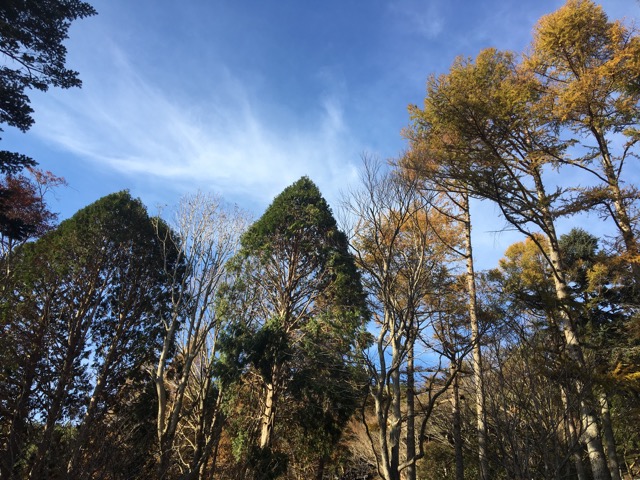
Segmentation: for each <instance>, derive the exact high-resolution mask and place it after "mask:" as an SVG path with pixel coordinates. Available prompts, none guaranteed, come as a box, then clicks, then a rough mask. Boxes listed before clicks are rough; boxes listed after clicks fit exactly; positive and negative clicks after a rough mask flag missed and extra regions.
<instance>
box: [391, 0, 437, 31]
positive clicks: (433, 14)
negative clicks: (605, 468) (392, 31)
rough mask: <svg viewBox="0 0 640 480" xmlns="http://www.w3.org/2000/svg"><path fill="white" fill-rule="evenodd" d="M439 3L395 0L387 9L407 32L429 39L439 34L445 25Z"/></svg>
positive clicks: (433, 1) (419, 0)
mask: <svg viewBox="0 0 640 480" xmlns="http://www.w3.org/2000/svg"><path fill="white" fill-rule="evenodd" d="M440 3H441V2H440V1H437V0H432V1H427V2H425V1H424V0H422V1H421V0H395V1H393V2H391V3H390V4H389V10H390V12H391V13H392V15H393V16H394V17H395V18H396V20H397V22H398V23H399V25H401V26H402V28H403V30H405V31H406V32H407V33H412V34H417V35H420V36H424V37H426V38H429V39H431V38H435V37H437V36H438V35H440V34H441V33H442V32H443V30H444V26H445V19H444V16H443V14H442V13H441V11H440Z"/></svg>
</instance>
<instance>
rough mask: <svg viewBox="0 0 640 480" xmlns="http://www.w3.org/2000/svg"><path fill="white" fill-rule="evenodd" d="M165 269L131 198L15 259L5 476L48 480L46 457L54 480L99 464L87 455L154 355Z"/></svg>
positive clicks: (113, 202) (118, 198) (106, 201)
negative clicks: (59, 444) (58, 446)
mask: <svg viewBox="0 0 640 480" xmlns="http://www.w3.org/2000/svg"><path fill="white" fill-rule="evenodd" d="M164 260H165V259H164V258H163V256H162V251H161V245H160V243H159V241H158V238H157V236H156V234H155V228H154V225H153V223H152V221H151V220H150V219H149V217H148V215H147V213H146V209H145V208H144V206H143V205H142V203H141V202H140V201H139V200H134V199H132V198H131V196H130V195H129V193H128V192H119V193H116V194H112V195H109V196H107V197H104V198H102V199H100V200H99V201H97V202H95V203H94V204H92V205H90V206H88V207H86V208H84V209H82V210H80V211H79V212H77V213H76V214H75V215H74V216H73V217H72V218H70V219H69V220H66V221H65V222H62V223H61V224H60V226H59V227H58V228H57V229H56V230H54V231H52V232H50V233H48V234H46V235H45V236H44V237H42V238H41V239H39V240H38V241H36V242H33V243H29V244H25V245H23V246H22V247H20V248H19V249H17V250H16V252H15V262H16V273H15V274H14V275H12V277H11V282H10V288H8V289H6V290H5V291H4V294H3V297H2V328H3V336H4V335H6V337H7V338H9V339H11V344H10V346H11V349H10V352H11V353H10V354H9V355H8V356H9V358H11V362H10V364H11V365H12V367H13V368H14V370H12V371H11V373H10V374H9V375H7V378H6V383H4V381H5V379H4V378H3V385H2V388H3V390H4V389H5V388H7V389H9V391H10V392H11V393H12V394H13V395H12V396H11V397H9V399H8V401H7V404H6V405H5V406H4V407H5V409H6V411H8V412H9V415H8V416H7V417H4V418H5V419H6V420H3V425H2V431H3V436H4V435H5V432H6V440H5V438H3V440H5V441H6V443H5V441H3V443H5V445H6V446H7V448H6V450H3V454H2V461H1V468H2V471H3V477H4V476H5V475H6V476H7V478H13V477H12V475H13V474H18V473H20V471H21V470H23V472H22V473H23V474H28V476H29V477H30V478H42V477H43V476H47V475H49V474H50V473H51V472H50V468H51V466H50V460H51V457H52V455H57V459H56V462H55V464H54V468H55V470H56V472H57V474H58V475H67V474H69V475H71V476H72V477H74V478H80V477H81V474H80V472H81V471H84V472H86V474H87V475H89V474H90V472H91V471H92V469H100V468H101V467H103V465H96V460H95V458H94V457H95V456H99V454H100V453H101V450H102V447H103V445H104V444H103V441H104V439H105V435H104V432H105V430H106V429H107V428H108V427H107V426H108V425H110V426H111V428H116V427H117V422H114V418H112V417H111V418H110V415H111V414H112V412H114V410H117V409H118V408H119V406H118V405H117V402H118V399H119V396H118V395H122V393H123V391H125V390H128V389H132V388H133V387H134V386H139V385H140V384H141V383H142V384H143V383H144V378H143V373H144V370H143V367H144V366H145V365H146V364H147V363H148V362H150V361H153V360H154V358H156V356H157V352H158V348H159V345H158V344H159V339H160V333H161V331H160V328H159V325H158V322H157V318H158V316H159V315H160V314H161V312H162V311H165V310H166V309H167V305H168V293H169V291H168V281H167V277H166V276H165V274H164V269H163V266H164ZM64 419H67V420H68V421H70V422H73V424H74V425H75V426H76V427H77V428H67V432H68V433H69V434H70V435H71V436H70V437H68V438H70V440H68V442H67V444H66V448H64V449H63V450H62V451H58V452H56V453H54V452H53V449H54V446H55V443H56V439H57V436H58V432H60V430H61V429H62V428H63V426H62V422H63V420H64ZM5 422H6V423H5ZM30 423H35V424H36V425H37V426H36V427H32V428H31V429H28V428H27V426H28V425H29V424H30ZM107 437H108V436H107ZM29 443H31V444H32V448H33V451H32V452H31V454H30V455H29V456H27V455H26V452H25V451H24V448H25V447H26V446H27V445H28V444H29ZM67 462H68V463H67Z"/></svg>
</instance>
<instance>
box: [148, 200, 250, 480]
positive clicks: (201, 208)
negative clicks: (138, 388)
mask: <svg viewBox="0 0 640 480" xmlns="http://www.w3.org/2000/svg"><path fill="white" fill-rule="evenodd" d="M172 223H173V230H167V229H165V228H163V225H164V223H163V222H162V221H159V220H158V223H157V228H158V229H157V235H158V240H159V242H160V244H161V245H162V247H163V252H164V254H165V255H166V257H165V259H166V262H165V265H164V269H165V274H166V275H167V277H168V278H169V279H170V291H171V298H170V311H169V312H164V313H165V315H164V316H162V317H161V318H159V319H158V321H159V322H160V323H161V325H162V347H161V351H160V355H159V358H158V359H157V362H156V365H155V369H154V370H153V371H152V372H151V373H152V377H153V382H154V385H155V389H156V398H157V415H156V417H157V422H156V436H157V476H158V477H160V478H162V477H165V476H167V475H169V474H170V473H173V474H175V475H180V476H181V477H182V478H207V472H208V471H209V470H210V469H211V468H212V465H209V462H210V461H212V460H215V459H213V458H212V457H213V455H214V454H215V451H216V446H217V442H218V441H219V434H220V429H221V425H222V421H223V415H222V409H221V403H222V400H223V395H224V394H225V388H226V387H227V386H228V383H229V378H227V377H225V376H223V375H219V372H218V369H217V367H218V361H219V358H218V357H219V341H220V336H221V334H222V333H223V332H224V331H226V329H227V326H226V324H225V322H226V319H225V318H224V317H222V316H221V315H220V314H219V309H218V308H217V306H216V301H217V297H218V295H219V290H220V288H221V287H222V286H223V284H224V280H225V277H226V275H227V274H228V272H227V263H228V261H229V259H230V258H231V257H232V256H233V255H234V254H235V253H236V251H237V249H238V247H239V241H240V235H241V233H242V232H243V231H244V230H245V229H246V225H247V217H246V214H244V213H243V212H242V211H240V210H239V209H237V208H229V207H228V206H226V205H225V204H224V202H223V201H222V199H221V198H219V197H216V196H212V195H206V194H202V193H198V194H196V195H190V196H185V197H184V198H183V199H182V200H181V202H180V204H179V206H178V209H177V211H176V214H175V218H174V221H173V222H172ZM173 256H175V257H176V259H175V261H174V260H172V258H173ZM213 463H215V461H214V462H213Z"/></svg>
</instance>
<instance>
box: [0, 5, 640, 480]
mask: <svg viewBox="0 0 640 480" xmlns="http://www.w3.org/2000/svg"><path fill="white" fill-rule="evenodd" d="M26 3H29V2H26ZM69 4H70V6H72V5H73V4H74V2H69ZM76 7H78V8H80V7H82V8H81V9H80V10H77V11H76V10H72V11H70V12H66V13H64V12H62V13H61V14H62V15H66V16H64V18H67V19H69V18H76V17H82V16H86V15H89V14H91V13H92V10H90V9H87V8H88V7H87V6H86V5H84V4H81V3H78V2H76ZM70 8H71V7H70ZM3 25H4V24H3ZM3 25H0V33H2V28H5V27H6V25H5V26H4V27H3ZM63 25H67V26H68V24H66V23H63ZM64 32H66V27H65V29H64ZM3 35H4V33H3ZM62 59H64V55H62ZM639 59H640V37H639V36H638V35H637V34H636V32H635V31H634V30H633V29H632V28H631V27H628V26H626V25H624V24H623V23H622V22H619V21H610V20H609V19H608V18H607V17H606V15H605V14H604V12H603V11H602V9H601V8H600V7H598V6H597V5H595V4H594V3H592V2H591V1H589V0H568V2H567V3H566V4H565V5H564V6H563V7H562V8H561V9H559V10H558V11H556V12H554V13H552V14H550V15H547V16H545V17H543V18H542V19H541V20H540V21H539V23H538V25H537V26H536V30H535V35H534V38H533V41H532V43H531V45H530V47H529V48H528V49H527V51H526V54H523V55H518V54H516V53H514V52H501V51H498V50H496V49H489V50H485V51H482V52H480V53H479V55H478V56H477V57H476V58H473V59H457V60H456V61H455V62H454V63H453V65H452V66H451V69H450V70H449V72H448V73H446V74H443V75H440V76H432V77H430V79H429V81H428V84H427V94H426V98H425V102H424V105H423V106H422V107H417V106H413V107H411V124H410V125H409V127H408V128H407V129H406V131H405V134H406V137H407V139H408V142H409V148H408V149H407V151H406V152H405V153H404V154H403V155H402V156H401V157H399V158H397V159H395V160H393V161H392V162H389V163H381V162H378V161H375V160H372V159H369V158H367V159H365V161H364V162H363V166H362V170H361V181H360V182H359V184H358V185H354V186H353V188H352V189H351V190H350V191H349V192H348V193H346V194H345V195H344V197H343V199H342V200H343V201H342V209H341V213H343V215H342V216H343V217H344V222H343V224H342V226H341V227H339V226H338V224H337V222H336V220H335V218H334V216H333V212H332V211H331V209H330V208H329V206H328V204H327V202H326V201H325V199H324V198H323V197H322V195H321V193H320V191H319V189H318V188H317V186H316V185H315V184H314V183H313V182H312V181H311V180H310V179H308V178H306V177H303V178H301V179H300V180H298V181H297V182H295V183H294V184H292V185H290V186H289V187H287V188H286V189H284V190H283V191H282V193H280V194H279V195H278V196H277V197H276V198H275V199H274V200H273V202H272V204H271V205H270V206H269V207H268V208H267V209H266V210H265V212H264V213H263V215H262V216H261V217H260V218H259V219H258V220H256V221H255V222H253V223H252V222H251V221H250V220H249V219H248V216H247V214H246V213H245V212H242V211H241V210H239V209H238V208H235V207H232V206H229V205H227V204H225V202H224V201H223V200H222V199H221V198H219V197H215V196H212V195H206V194H195V195H189V196H186V197H185V198H184V199H183V200H182V201H181V202H180V204H179V205H178V206H176V207H175V208H174V209H171V210H170V211H169V212H165V213H166V215H165V214H163V215H161V216H156V217H154V216H150V215H149V214H148V212H147V210H146V208H145V207H144V205H143V204H142V203H141V202H140V201H139V200H137V199H134V198H132V197H131V195H130V194H129V193H128V192H118V193H114V194H112V195H108V196H106V197H104V198H102V199H100V200H98V201H97V202H95V203H94V204H92V205H89V206H87V207H85V208H84V209H82V210H80V211H79V212H77V213H76V214H75V215H74V216H73V217H71V218H70V219H68V220H65V221H63V222H61V223H60V224H59V225H56V224H55V216H54V215H53V214H52V213H51V212H49V211H48V209H47V207H46V203H45V201H44V196H45V193H46V191H47V189H49V188H51V187H54V186H56V185H59V184H61V183H63V180H62V179H59V178H57V177H55V176H54V175H52V174H48V173H47V174H45V173H43V172H39V171H37V170H32V176H31V177H28V176H22V175H20V174H19V173H18V171H15V172H13V171H12V172H9V171H8V170H7V168H8V167H7V168H5V170H3V172H5V173H7V174H8V175H6V176H5V180H4V183H3V184H2V185H0V191H1V192H6V195H4V194H3V195H4V196H2V195H0V206H1V207H2V209H0V227H1V229H0V233H1V237H0V239H1V240H2V243H1V247H2V251H1V252H0V254H1V257H0V267H1V268H0V278H1V279H2V281H1V283H0V478H2V479H4V478H7V479H13V478H15V479H23V478H32V479H40V478H69V479H83V478H86V479H114V480H115V479H125V478H149V479H151V478H162V479H207V478H229V479H234V478H235V479H246V478H253V479H256V480H257V479H275V478H290V479H302V478H305V479H306V478H317V479H329V478H332V479H333V478H336V479H337V478H340V479H366V478H382V479H385V480H400V479H407V480H413V479H418V478H420V479H449V478H450V479H456V480H462V479H464V478H478V479H481V480H488V479H522V480H524V479H531V478H536V479H537V478H540V479H563V478H572V479H573V478H575V479H579V480H588V479H594V480H616V479H622V478H625V479H631V478H635V477H637V476H638V475H640V428H639V427H638V425H640V317H639V316H638V305H639V300H640V298H639V291H640V290H639V288H638V282H639V281H640V277H639V272H640V265H639V263H638V262H639V257H638V248H639V247H638V228H637V227H638V225H637V221H638V212H637V200H638V199H637V189H636V187H635V186H634V184H633V182H632V175H630V173H627V168H628V167H629V164H630V163H631V161H633V160H635V159H637V155H638V150H637V143H638V140H640V132H639V130H638V124H639V117H640V105H639V101H640V84H639V83H638V79H639V78H640V60H639ZM61 72H62V71H61ZM62 73H64V72H62ZM72 73H73V72H71V73H68V75H71V77H69V78H68V79H69V82H70V83H69V84H68V85H66V84H65V85H66V86H73V85H75V83H76V79H75V76H74V75H72ZM65 85H63V86H65ZM27 113H28V112H27ZM7 165H9V164H7ZM3 168H4V167H3ZM476 201H483V202H485V204H486V203H489V202H491V203H493V204H495V205H497V207H498V209H499V211H500V212H501V215H502V218H503V220H504V221H505V222H506V223H507V224H508V225H509V227H510V228H513V229H515V230H517V231H518V232H520V233H521V234H522V240H521V241H519V242H516V243H515V244H513V245H511V246H510V247H509V248H508V249H507V251H506V252H505V253H504V256H503V258H502V259H501V260H500V262H499V264H498V265H497V266H495V268H493V269H489V270H485V271H477V268H476V267H475V265H474V253H473V252H474V250H473V247H474V245H473V242H472V236H471V231H472V230H471V229H472V225H473V224H474V218H473V215H472V214H473V212H474V208H473V206H474V202H476ZM3 202H4V203H3ZM576 215H581V216H582V217H581V218H589V219H590V221H589V225H594V226H595V225H597V226H600V225H601V226H602V228H599V229H598V230H594V231H593V232H590V231H587V230H586V229H583V228H574V229H571V230H568V231H565V232H564V233H562V232H563V229H565V228H566V227H565V225H566V220H567V219H568V218H569V217H571V216H576ZM607 229H608V230H607ZM602 231H605V232H606V233H605V234H600V236H598V235H596V233H599V232H602Z"/></svg>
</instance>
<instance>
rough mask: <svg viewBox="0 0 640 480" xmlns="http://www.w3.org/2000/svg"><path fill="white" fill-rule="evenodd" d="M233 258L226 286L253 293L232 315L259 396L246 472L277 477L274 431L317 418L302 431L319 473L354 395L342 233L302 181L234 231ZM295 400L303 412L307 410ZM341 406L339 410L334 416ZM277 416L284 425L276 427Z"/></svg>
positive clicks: (352, 287)
mask: <svg viewBox="0 0 640 480" xmlns="http://www.w3.org/2000/svg"><path fill="white" fill-rule="evenodd" d="M236 262H237V264H236V273H235V275H236V279H237V280H236V284H235V287H236V289H240V290H241V291H249V292H253V300H254V302H255V303H254V307H252V308H249V309H246V310H245V311H244V312H235V314H236V315H237V316H239V317H244V318H245V319H246V320H245V322H244V324H245V325H246V327H245V329H244V330H245V331H244V334H243V335H242V337H241V338H239V339H238V340H239V341H240V342H242V344H241V346H240V347H239V350H238V352H237V353H236V357H237V358H243V359H244V364H245V365H246V369H247V373H246V376H247V378H248V379H251V378H253V379H255V383H256V385H257V386H258V388H259V390H260V393H259V395H260V405H259V407H258V412H259V413H258V415H259V417H258V429H257V430H258V438H257V439H256V440H255V444H254V446H253V448H252V449H250V450H251V451H252V452H253V453H252V458H253V459H254V466H255V467H256V468H255V471H256V473H260V474H261V475H264V478H269V475H275V474H276V473H277V471H276V470H279V471H280V472H282V470H283V465H284V464H283V463H282V462H284V461H286V457H285V458H282V457H283V453H282V452H281V451H280V452H277V450H276V449H278V448H282V446H283V444H284V437H286V436H287V435H283V439H278V432H280V431H281V429H286V430H288V431H291V429H292V427H293V426H294V425H298V426H304V425H305V423H306V422H309V421H311V422H318V421H320V423H316V427H315V428H312V426H311V424H309V425H308V426H307V428H306V431H307V432H308V433H309V434H310V436H311V438H313V439H319V440H321V441H320V442H319V444H318V448H317V449H316V456H319V457H320V458H318V459H317V461H318V465H319V466H318V470H319V471H321V470H322V465H323V461H324V460H323V457H325V454H326V452H327V451H328V450H330V449H331V448H332V447H333V446H334V445H335V443H336V442H337V439H338V438H339V434H340V432H341V430H342V428H344V425H345V424H346V420H347V418H348V417H349V415H350V411H349V409H351V412H352V411H353V409H354V408H355V404H356V399H357V397H358V391H359V388H358V386H357V385H355V382H354V375H353V371H352V365H353V362H354V355H355V347H356V344H357V343H358V341H359V339H360V335H361V333H362V332H361V329H362V328H363V325H364V322H365V320H366V307H365V304H364V295H363V293H362V287H361V284H360V277H359V275H358V272H357V271H356V268H355V264H354V262H353V257H352V256H351V254H350V253H349V251H348V243H347V239H346V236H345V235H344V234H343V233H342V232H341V231H340V230H338V228H337V226H336V222H335V219H334V218H333V215H332V214H331V210H330V209H329V206H328V205H327V203H326V201H325V200H324V198H322V196H321V195H320V191H319V190H318V188H317V187H316V186H315V185H314V184H313V182H312V181H311V180H309V179H308V178H307V177H303V178H301V179H300V180H298V181H297V182H295V183H294V184H293V185H291V186H289V187H287V188H286V189H285V190H284V191H283V192H282V193H281V194H280V195H278V196H277V197H276V198H275V199H274V200H273V202H272V204H271V205H270V206H269V208H268V209H267V210H266V211H265V213H264V214H263V215H262V217H261V218H260V219H259V220H257V221H256V222H255V223H254V224H253V225H252V226H251V227H250V228H249V230H248V231H247V232H246V233H245V234H244V235H243V237H242V249H241V250H240V252H239V254H238V257H237V258H236ZM231 292H233V289H232V290H231ZM242 352H243V353H242ZM248 381H250V380H248ZM307 402H311V404H310V405H309V404H307ZM305 404H307V405H309V406H311V407H312V408H311V411H310V412H309V413H308V414H307V412H306V411H305V410H306V408H305V409H302V408H303V407H305ZM341 404H342V405H343V406H347V409H346V411H343V412H341V413H340V412H339V410H338V409H339V408H340V405H341ZM290 407H293V408H290ZM285 413H286V414H287V417H286V418H287V420H286V422H288V425H287V424H282V425H281V424H280V423H281V421H279V419H282V418H283V415H284V414H285ZM314 417H315V418H314ZM318 417H319V418H318ZM323 438H324V440H323ZM314 441H315V440H314ZM277 459H280V461H281V463H280V465H279V466H277V467H276V466H275V464H274V463H273V461H274V460H277ZM258 465H262V466H263V467H262V468H266V469H267V470H263V471H262V472H260V470H259V467H258ZM269 465H271V467H269ZM272 467H273V468H274V470H273V471H271V472H270V471H268V469H269V468H272ZM284 469H286V466H284ZM320 474H321V473H318V476H319V475H320Z"/></svg>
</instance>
